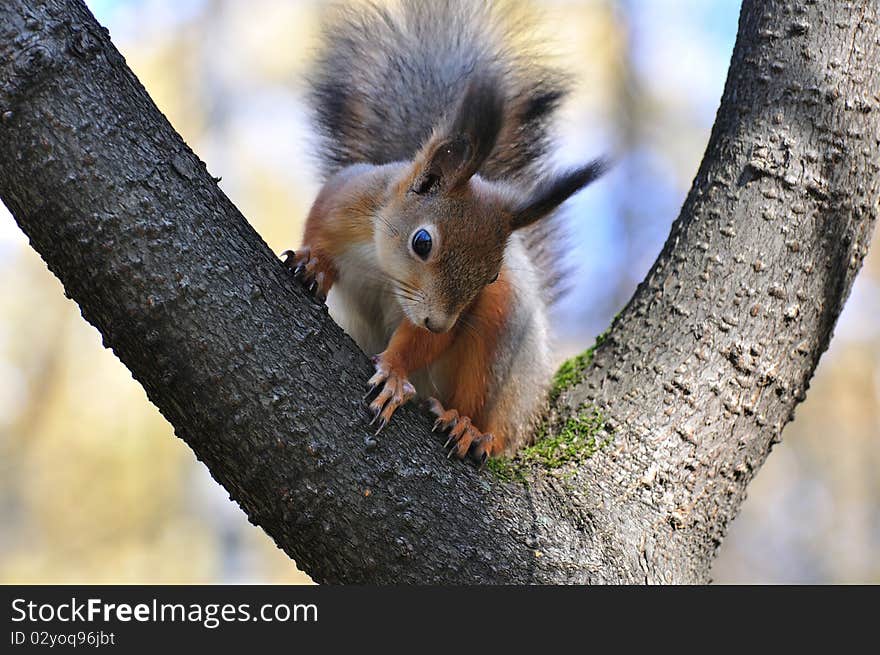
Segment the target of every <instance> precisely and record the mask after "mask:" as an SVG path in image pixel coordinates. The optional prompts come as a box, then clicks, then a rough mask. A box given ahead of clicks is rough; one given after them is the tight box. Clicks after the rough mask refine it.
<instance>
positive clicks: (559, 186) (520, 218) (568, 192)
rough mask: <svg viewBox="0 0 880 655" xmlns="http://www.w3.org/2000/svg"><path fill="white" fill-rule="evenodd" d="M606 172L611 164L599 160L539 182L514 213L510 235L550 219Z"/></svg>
mask: <svg viewBox="0 0 880 655" xmlns="http://www.w3.org/2000/svg"><path fill="white" fill-rule="evenodd" d="M606 170H608V163H607V162H606V161H605V160H604V159H596V160H595V161H592V162H590V163H589V164H586V165H585V166H581V167H579V168H575V169H572V170H569V171H565V172H564V173H554V174H551V175H548V176H546V177H545V178H544V179H543V180H541V181H540V182H538V184H537V185H536V186H535V188H534V189H532V191H531V192H530V193H529V195H528V196H527V197H526V198H525V200H524V201H522V202H521V203H519V205H517V206H515V207H514V208H513V210H512V211H511V214H510V231H511V232H513V231H514V230H519V229H520V228H523V227H526V226H528V225H531V224H532V223H534V222H535V221H538V220H540V219H542V218H544V217H545V216H548V215H549V214H550V213H551V212H552V211H553V210H554V209H556V208H557V207H559V205H561V204H562V203H563V202H565V201H566V200H567V199H568V198H569V197H571V196H572V195H574V194H575V193H577V192H578V191H580V190H581V189H583V188H584V187H585V186H587V185H588V184H590V183H591V182H593V181H595V180H596V179H597V178H598V177H599V176H600V175H602V174H603V173H604V172H605V171H606Z"/></svg>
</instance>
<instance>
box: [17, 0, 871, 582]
mask: <svg viewBox="0 0 880 655" xmlns="http://www.w3.org/2000/svg"><path fill="white" fill-rule="evenodd" d="M877 17H878V8H877V6H876V3H874V2H873V1H872V0H864V1H862V2H848V1H845V0H835V1H830V0H826V1H823V2H815V1H808V0H799V1H796V0H788V1H783V0H747V1H746V2H745V3H744V6H743V10H742V15H741V18H740V26H739V36H738V38H737V44H736V48H735V52H734V55H733V60H732V62H731V69H730V73H729V77H728V81H727V86H726V89H725V93H724V98H723V100H722V104H721V108H720V110H719V114H718V118H717V122H716V125H715V128H714V130H713V133H712V137H711V140H710V143H709V146H708V149H707V152H706V155H705V158H704V160H703V163H702V165H701V167H700V171H699V173H698V175H697V177H696V179H695V181H694V185H693V188H692V190H691V192H690V194H689V195H688V198H687V200H686V202H685V204H684V207H683V209H682V212H681V215H680V216H679V218H678V220H677V221H676V222H675V224H674V226H673V228H672V233H671V235H670V238H669V240H668V242H667V244H666V246H665V247H664V249H663V251H662V253H661V254H660V257H659V259H658V260H657V262H656V264H655V265H654V267H653V268H652V270H651V272H650V274H649V275H648V277H647V279H646V280H645V281H644V282H643V283H642V284H641V285H640V286H639V288H638V290H637V291H636V293H635V296H634V297H633V299H632V300H631V301H630V303H629V304H628V305H627V307H626V309H625V310H624V311H623V312H622V313H621V314H620V315H619V317H618V318H617V319H616V320H615V322H614V325H613V326H612V329H611V331H610V333H609V335H608V337H607V339H606V341H605V342H604V344H603V345H602V346H601V347H600V348H599V349H598V350H597V352H596V355H595V360H594V364H593V366H591V367H590V368H589V369H587V370H586V372H585V373H584V375H583V379H582V380H581V381H580V382H579V383H578V384H576V385H575V386H574V387H572V388H571V389H569V390H568V391H565V392H564V393H563V394H562V395H561V396H560V398H559V401H558V403H557V408H556V411H557V414H558V415H559V416H562V417H563V419H564V417H565V416H570V415H572V413H575V412H577V411H578V408H582V407H583V406H584V405H585V404H586V405H587V406H596V407H598V408H599V409H600V410H601V412H602V413H603V415H604V416H605V417H606V419H607V421H608V424H609V425H610V426H611V427H612V428H613V433H612V437H613V440H612V443H611V445H610V446H609V447H607V448H605V449H602V450H600V451H599V452H597V453H596V454H595V455H593V456H592V457H590V458H587V459H585V460H583V461H581V462H579V463H578V464H576V465H575V464H571V465H567V467H563V469H557V470H547V469H545V468H544V467H542V466H540V465H538V466H535V467H533V468H532V469H531V470H529V471H528V474H527V482H526V483H521V482H516V481H513V482H503V481H499V480H497V479H496V478H494V477H493V476H491V475H489V474H487V473H485V472H483V473H477V472H476V471H474V470H473V469H471V468H469V467H467V466H463V465H460V464H457V463H451V462H450V461H449V460H447V459H445V457H444V456H443V452H442V450H441V448H440V446H439V443H438V442H437V439H436V437H434V436H432V435H431V434H430V432H429V430H428V427H427V426H428V425H429V423H428V421H427V419H426V417H425V416H423V415H422V414H420V413H419V412H418V411H417V410H415V409H411V408H406V409H404V410H403V411H401V412H399V415H398V416H396V417H395V421H393V422H392V425H391V426H390V427H389V428H388V429H387V431H386V432H385V433H384V436H383V437H382V438H381V439H380V441H379V445H378V447H372V448H371V447H370V446H369V445H368V444H367V442H366V441H365V438H366V437H367V436H368V435H369V434H370V431H369V428H368V426H367V417H366V415H365V413H364V410H363V408H362V406H361V403H360V397H361V395H362V390H363V382H364V380H365V379H366V377H367V375H368V373H369V370H370V367H369V365H368V363H367V359H366V358H365V356H364V355H363V354H362V353H360V352H359V351H358V349H357V347H356V346H355V345H354V343H353V342H352V341H351V340H350V339H349V338H347V337H346V336H345V335H344V334H343V333H342V332H341V331H340V330H339V329H338V328H337V327H336V326H335V325H334V324H333V323H332V321H331V320H330V319H329V318H328V316H327V314H326V312H325V311H324V309H323V308H321V307H320V306H318V305H317V304H315V303H314V302H312V301H311V300H310V299H309V298H307V297H306V296H305V294H304V293H303V292H302V291H301V290H300V289H299V288H298V287H297V285H295V284H292V283H291V279H290V277H289V276H288V275H287V274H286V272H285V271H284V269H283V268H282V266H281V264H280V263H279V262H278V260H277V259H276V258H275V256H274V255H273V254H272V253H271V252H270V251H269V249H268V248H267V247H266V245H265V244H264V242H263V241H262V240H261V239H260V237H259V235H257V234H256V233H255V232H254V230H253V229H252V228H251V226H250V225H249V224H248V223H247V221H246V220H245V219H244V217H243V216H242V215H241V214H240V213H239V212H238V210H236V208H235V207H234V206H233V205H232V204H231V203H230V201H229V200H228V199H227V198H226V196H225V195H224V194H223V193H222V192H221V191H220V189H219V188H218V186H217V184H216V182H215V180H214V179H212V177H211V176H210V175H209V173H208V172H207V170H206V168H205V165H204V164H203V163H202V162H201V161H199V159H198V158H197V157H196V156H195V155H194V154H193V153H192V152H191V151H190V150H189V148H188V147H187V146H186V145H185V144H184V143H183V142H182V140H181V139H180V137H179V136H178V135H177V134H176V133H175V132H174V130H173V128H172V127H171V126H170V125H169V124H168V122H167V121H166V119H165V118H164V117H163V116H162V115H161V114H160V112H159V111H158V110H157V109H156V107H155V106H154V105H153V103H152V102H151V101H150V99H149V97H148V95H147V94H146V92H145V91H144V89H143V88H142V87H141V85H140V84H139V82H138V81H137V79H136V78H135V77H134V75H133V74H132V73H131V72H130V71H129V70H128V68H127V67H126V66H125V62H124V60H123V58H122V57H121V56H120V55H119V53H118V52H117V51H116V50H115V49H114V48H113V46H112V44H111V43H110V41H109V38H108V36H107V33H106V31H105V30H103V29H102V28H100V26H99V25H98V24H97V23H96V22H95V20H94V19H93V17H92V16H91V15H90V13H89V12H88V10H87V9H86V8H85V7H84V5H83V4H82V3H81V2H79V1H78V0H43V1H40V2H27V1H25V0H5V2H4V3H3V4H2V6H0V197H2V199H3V201H4V202H5V203H6V205H7V206H8V207H9V209H10V210H11V212H12V214H13V216H14V217H15V219H16V221H17V222H18V223H19V225H20V226H21V228H22V229H23V230H24V231H25V232H26V233H27V235H28V237H29V238H30V241H31V244H32V245H33V247H34V248H35V249H36V250H37V251H38V252H39V253H40V254H41V256H42V257H43V259H44V260H45V261H46V263H47V265H48V266H49V268H50V269H51V270H52V272H53V273H55V274H56V275H57V276H58V277H59V278H60V279H61V281H62V282H63V284H64V287H65V290H66V292H67V294H68V295H69V296H70V297H71V298H73V299H74V300H76V302H77V303H79V305H80V307H81V308H82V313H83V316H84V317H85V318H86V319H87V320H88V321H89V322H91V323H92V324H93V325H95V326H96V327H97V328H98V329H99V330H100V331H101V333H102V334H103V336H104V340H105V344H106V345H107V346H108V347H111V348H112V349H113V351H114V352H115V353H116V354H117V356H118V357H119V358H120V359H121V360H122V362H123V363H124V364H125V365H126V366H127V367H128V368H129V369H130V370H131V371H132V374H133V375H134V377H135V378H136V379H137V380H138V381H139V382H140V383H141V384H142V385H143V386H144V388H145V389H146V391H147V394H148V395H149V398H150V399H151V401H152V402H154V403H155V404H156V405H157V406H158V407H159V409H160V410H161V411H162V413H163V414H164V416H165V417H166V418H167V419H168V420H169V421H170V422H171V423H172V425H174V427H175V429H176V431H177V434H178V435H179V436H180V437H181V438H182V439H184V441H186V443H188V444H189V445H190V446H191V447H192V449H193V450H194V451H195V453H196V454H197V456H198V457H199V458H200V459H201V460H202V461H203V462H204V463H205V464H206V465H207V466H208V468H209V469H210V471H211V473H212V474H213V476H214V477H215V478H216V479H217V480H218V481H219V482H220V483H221V484H222V485H224V486H225V487H226V489H227V490H229V492H230V494H231V496H232V498H234V499H235V500H236V501H237V502H238V503H239V504H240V505H241V507H242V508H243V509H244V511H245V512H246V513H247V515H248V517H249V519H250V520H251V521H252V522H254V523H255V524H257V525H259V526H261V527H262V528H263V529H264V530H266V532H267V533H269V534H270V535H271V536H272V537H273V538H274V539H275V541H276V542H277V543H278V544H279V546H280V547H282V548H283V549H284V550H285V551H286V552H287V553H288V554H289V555H290V556H291V557H293V558H294V559H295V560H296V561H297V563H298V564H299V565H300V567H301V568H303V569H304V570H305V571H307V572H308V573H309V574H310V575H311V576H312V577H313V578H314V579H315V580H316V581H319V582H380V583H388V582H393V583H408V582H421V583H434V582H447V583H449V582H465V583H499V582H503V583H525V582H542V583H554V582H566V583H568V582H581V583H598V582H645V581H647V582H703V581H706V580H707V579H708V575H709V566H710V563H711V559H712V556H713V554H714V552H715V550H716V549H717V546H718V544H719V543H720V540H721V538H722V536H723V534H724V531H725V527H726V525H727V523H728V521H729V520H730V519H731V518H732V517H733V516H734V515H735V513H736V511H737V508H738V507H739V505H740V503H741V502H742V499H743V497H744V495H745V489H746V485H747V483H748V481H749V480H750V479H751V477H752V476H753V474H754V473H755V471H756V469H757V468H758V466H759V465H760V464H761V462H762V461H763V460H764V458H765V457H766V456H767V453H768V452H769V450H770V448H771V446H772V444H773V443H774V442H776V441H777V440H778V439H779V436H780V433H781V430H782V428H783V426H784V425H785V423H786V422H787V421H789V420H790V418H791V416H792V413H793V410H794V407H795V405H796V404H797V403H798V402H799V401H800V400H801V399H803V397H804V394H805V392H806V389H807V385H808V383H809V380H810V377H811V375H812V373H813V370H814V369H815V366H816V363H817V361H818V359H819V356H820V355H821V353H822V352H823V351H824V349H825V348H826V347H827V345H828V341H829V339H830V336H831V332H832V328H833V326H834V322H835V320H836V318H837V316H838V314H839V312H840V309H841V306H842V304H843V302H844V300H845V298H846V296H847V294H848V292H849V289H850V286H851V284H852V281H853V277H854V276H855V274H856V272H857V270H858V268H859V266H860V264H861V261H862V259H863V257H864V255H865V253H866V251H867V247H868V241H869V236H870V233H871V229H872V227H873V224H874V220H875V218H876V214H877V204H878V191H880V175H878V134H880V131H878V121H880V111H878V110H880V100H878V92H880V45H878V37H880V30H878V25H877ZM144 465H145V466H148V465H149V463H148V462H145V463H144ZM560 473H564V474H563V475H561V474H560ZM96 483H99V481H98V482H96Z"/></svg>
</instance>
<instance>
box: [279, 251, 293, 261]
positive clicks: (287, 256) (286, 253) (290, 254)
mask: <svg viewBox="0 0 880 655" xmlns="http://www.w3.org/2000/svg"><path fill="white" fill-rule="evenodd" d="M280 256H281V257H282V258H283V259H284V263H285V264H286V263H287V262H288V260H289V259H290V258H291V257H296V253H295V252H294V251H293V250H285V251H284V252H283V253H281V255H280Z"/></svg>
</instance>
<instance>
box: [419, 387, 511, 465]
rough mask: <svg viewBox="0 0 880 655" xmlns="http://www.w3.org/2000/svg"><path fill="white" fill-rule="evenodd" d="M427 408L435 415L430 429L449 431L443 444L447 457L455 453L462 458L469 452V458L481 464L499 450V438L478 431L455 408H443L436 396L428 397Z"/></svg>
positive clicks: (468, 419)
mask: <svg viewBox="0 0 880 655" xmlns="http://www.w3.org/2000/svg"><path fill="white" fill-rule="evenodd" d="M427 408H428V410H429V411H430V412H431V413H432V414H433V415H434V416H436V417H437V420H436V421H434V427H433V428H432V430H431V431H432V432H434V431H436V430H442V431H443V432H447V431H448V433H449V438H448V439H447V440H446V443H445V444H444V445H443V447H444V448H448V449H449V454H448V455H447V457H452V456H453V455H455V456H456V457H457V458H458V459H464V458H465V457H466V456H467V455H468V454H470V456H471V459H473V460H474V461H475V462H476V463H477V464H478V465H479V466H483V464H485V463H486V460H487V459H489V457H490V456H492V455H494V454H495V453H496V452H497V451H498V450H499V445H500V443H501V442H500V440H498V439H496V438H495V436H494V435H492V434H488V433H484V432H480V431H479V430H478V429H477V428H476V427H475V426H474V424H473V423H471V420H470V418H468V417H467V416H461V415H460V414H459V413H458V411H457V410H455V409H448V410H447V409H444V408H443V405H442V403H441V402H440V401H439V400H437V399H436V398H429V399H428V402H427Z"/></svg>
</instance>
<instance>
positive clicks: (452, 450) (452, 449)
mask: <svg viewBox="0 0 880 655" xmlns="http://www.w3.org/2000/svg"><path fill="white" fill-rule="evenodd" d="M454 452H455V448H450V449H449V452H448V453H446V459H449V458H450V457H452V453H454Z"/></svg>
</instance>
